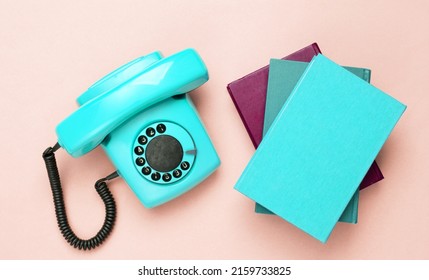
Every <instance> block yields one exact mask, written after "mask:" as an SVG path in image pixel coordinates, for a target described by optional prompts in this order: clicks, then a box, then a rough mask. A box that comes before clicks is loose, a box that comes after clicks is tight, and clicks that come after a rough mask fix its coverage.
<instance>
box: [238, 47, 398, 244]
mask: <svg viewBox="0 0 429 280" xmlns="http://www.w3.org/2000/svg"><path fill="white" fill-rule="evenodd" d="M405 108H406V106H405V105H403V104H402V103H400V102H399V101H397V100H395V99H394V98H392V97H391V96H389V95H387V94H386V93H384V92H382V91H381V90H379V89H377V88H375V87H374V86H372V85H370V84H369V83H367V82H365V81H363V80H362V79H360V78H358V77H356V75H354V74H352V73H350V72H349V71H347V70H345V69H344V68H342V67H341V66H339V65H337V64H336V63H334V62H333V61H331V60H330V59H328V58H326V57H325V56H323V55H322V54H319V55H317V56H316V57H315V58H314V59H313V60H312V61H311V63H310V64H309V65H308V67H307V68H306V70H305V72H304V74H303V75H302V77H301V78H300V80H299V81H298V83H297V85H296V86H295V88H294V90H293V91H292V93H291V95H290V96H289V98H288V100H287V101H286V103H285V104H284V105H283V107H282V109H281V110H280V112H279V114H278V116H277V117H276V119H275V120H274V122H273V123H272V125H271V127H270V129H269V130H268V131H267V134H266V135H265V137H264V139H263V141H262V142H261V144H260V146H259V148H258V149H257V150H256V152H255V154H254V155H253V157H252V159H251V160H250V162H249V164H248V165H247V167H246V169H245V170H244V172H243V174H242V175H241V177H240V179H239V180H238V182H237V183H236V185H235V189H236V190H238V191H239V192H241V193H242V194H244V195H246V196H247V197H249V198H250V199H252V200H254V201H256V202H258V203H259V204H261V205H262V206H264V207H266V208H268V209H270V210H271V211H272V212H274V213H275V214H276V215H278V216H280V217H282V218H283V219H285V220H286V221H288V222H290V223H292V224H293V225H295V226H297V227H298V228H300V229H301V230H303V231H305V232H306V233H308V234H309V235H311V236H313V237H314V238H317V239H318V240H320V241H321V242H323V243H325V242H326V241H327V239H328V237H329V235H330V234H331V232H332V230H333V228H334V226H335V224H336V223H337V221H338V219H339V217H340V216H341V214H342V213H343V211H344V209H345V208H346V206H347V204H348V202H349V201H350V200H351V198H352V196H353V195H354V194H355V192H356V190H357V188H358V187H359V184H360V182H361V181H362V179H363V177H364V176H365V174H366V172H367V171H368V169H369V167H370V166H371V164H372V162H373V161H374V159H375V157H376V155H377V154H378V153H379V151H380V149H381V147H382V146H383V144H384V142H385V141H386V139H387V137H388V136H389V134H390V133H391V131H392V129H393V128H394V126H395V125H396V123H397V122H398V120H399V118H400V117H401V115H402V114H403V112H404V110H405ZM374 120H377V121H376V122H375V121H374ZM291 147H293V148H292V149H291Z"/></svg>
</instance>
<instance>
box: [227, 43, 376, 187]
mask: <svg viewBox="0 0 429 280" xmlns="http://www.w3.org/2000/svg"><path fill="white" fill-rule="evenodd" d="M319 53H321V51H320V48H319V46H318V45H317V43H313V44H311V45H309V46H306V47H304V48H302V49H300V50H298V51H296V52H294V53H292V54H290V55H288V56H286V57H284V58H282V59H285V60H286V59H287V60H294V61H302V62H310V60H311V59H312V58H313V57H314V56H315V55H317V54H319ZM268 73H269V65H267V66H265V67H262V68H260V69H258V70H256V71H254V72H252V73H250V74H248V75H246V76H244V77H242V78H240V79H238V80H236V81H233V82H231V83H230V84H228V86H227V89H228V92H229V95H230V97H231V99H232V101H233V102H234V105H235V107H236V109H237V111H238V113H239V115H240V118H241V120H242V122H243V124H244V127H245V128H246V130H247V133H248V134H249V137H250V139H251V141H252V143H253V146H254V147H255V148H257V147H258V145H259V143H260V142H261V140H262V132H263V126H264V113H265V100H266V96H267V85H268ZM383 178H384V177H383V174H382V173H381V171H380V168H379V167H378V165H377V164H376V163H375V162H374V164H373V165H371V167H370V169H369V170H368V173H367V175H366V176H365V178H364V179H363V180H362V183H361V185H360V189H363V188H365V187H368V186H370V185H372V184H374V183H376V182H378V181H380V180H382V179H383Z"/></svg>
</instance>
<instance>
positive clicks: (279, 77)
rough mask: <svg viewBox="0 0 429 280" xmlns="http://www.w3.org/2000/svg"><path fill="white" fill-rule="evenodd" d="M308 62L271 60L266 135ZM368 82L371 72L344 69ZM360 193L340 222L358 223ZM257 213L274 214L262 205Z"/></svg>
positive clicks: (265, 125) (357, 193)
mask: <svg viewBox="0 0 429 280" xmlns="http://www.w3.org/2000/svg"><path fill="white" fill-rule="evenodd" d="M307 66H308V63H307V62H297V61H291V60H280V59H271V61H270V73H269V77H268V90H267V101H266V104H265V118H264V130H263V134H264V135H265V134H266V132H267V130H268V129H269V127H270V126H271V124H272V122H273V121H274V119H275V118H276V116H277V114H278V113H279V111H280V109H281V108H282V106H283V104H284V103H285V102H286V100H287V99H288V97H289V95H290V94H291V92H292V90H293V88H294V87H295V85H296V83H297V82H298V80H299V78H300V77H301V76H302V74H303V73H304V71H305V69H306V68H307ZM344 69H346V70H348V71H350V72H351V73H353V74H355V75H356V76H358V77H359V78H361V79H363V80H364V81H366V82H370V79H371V70H369V69H365V68H356V67H344ZM358 202H359V191H356V193H355V195H354V196H353V197H352V200H351V201H350V202H349V204H348V205H347V207H346V209H345V210H344V212H343V214H342V215H341V217H340V219H339V221H340V222H346V223H354V224H355V223H357V220H358V204H359V203H358ZM255 212H256V213H260V214H273V213H272V212H271V211H270V210H268V209H266V208H264V207H263V206H261V205H257V206H255Z"/></svg>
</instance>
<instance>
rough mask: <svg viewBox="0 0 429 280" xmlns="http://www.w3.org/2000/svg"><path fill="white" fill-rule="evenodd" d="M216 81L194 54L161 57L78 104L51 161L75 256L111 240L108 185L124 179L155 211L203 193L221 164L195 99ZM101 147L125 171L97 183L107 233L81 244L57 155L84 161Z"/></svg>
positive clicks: (116, 74) (58, 207)
mask: <svg viewBox="0 0 429 280" xmlns="http://www.w3.org/2000/svg"><path fill="white" fill-rule="evenodd" d="M207 80H208V73H207V69H206V66H205V65H204V62H203V61H202V59H201V58H200V56H199V55H198V54H197V52H196V51H195V50H193V49H186V50H183V51H181V52H179V53H176V54H174V55H171V56H169V57H165V58H163V57H162V55H161V53H159V52H154V53H151V54H148V55H146V56H144V57H141V58H137V59H135V60H133V61H131V62H129V63H127V64H125V65H123V66H122V67H120V68H118V69H116V70H115V71H113V72H112V73H110V74H108V75H107V76H105V77H104V78H102V79H101V80H99V81H98V82H96V83H95V84H94V85H92V86H91V87H90V88H89V89H88V90H87V91H86V92H84V93H83V94H82V95H80V96H79V97H78V98H77V103H78V105H79V106H80V107H79V108H78V109H77V110H76V111H75V112H74V113H72V114H71V115H70V116H68V117H67V118H66V119H64V120H63V121H62V122H61V123H60V124H59V125H58V126H57V128H56V134H57V138H58V142H57V143H56V144H55V145H54V146H53V147H49V148H47V149H46V150H45V151H44V153H43V159H44V161H45V165H46V169H47V172H48V177H49V182H50V185H51V190H52V194H53V198H54V205H55V213H56V217H57V222H58V226H59V228H60V231H61V233H62V235H63V236H64V238H65V239H66V240H67V242H69V243H70V245H72V246H73V247H75V248H78V249H83V250H91V249H94V248H96V247H97V246H99V245H100V244H101V243H103V241H104V240H105V239H106V238H107V237H108V235H109V234H110V232H111V230H112V229H113V225H114V222H115V218H116V205H115V202H114V199H113V197H112V194H111V193H110V191H109V189H108V187H107V184H106V182H107V181H109V180H112V179H114V178H116V177H122V178H123V179H124V180H125V182H126V183H127V184H128V185H129V186H130V188H131V189H132V191H133V192H134V193H135V195H136V196H137V197H138V199H139V200H140V201H141V203H142V204H143V205H144V206H146V207H147V208H152V207H155V206H158V205H160V204H163V203H165V202H167V201H169V200H171V199H173V198H175V197H177V196H179V195H181V194H183V193H185V192H186V191H188V190H190V189H191V188H193V187H195V186H196V185H197V184H198V183H200V182H201V181H203V180H204V179H205V178H206V177H207V176H209V175H210V174H211V173H212V172H213V171H214V170H215V169H216V168H217V167H218V166H219V164H220V161H219V157H218V155H217V153H216V151H215V149H214V147H213V145H212V143H211V141H210V138H209V136H208V134H207V132H206V130H205V129H204V126H203V124H202V122H201V120H200V118H199V117H198V113H197V111H196V109H195V107H194V106H193V104H192V102H191V100H190V98H189V97H188V96H187V95H186V93H187V92H189V91H191V90H193V89H195V88H197V87H199V86H201V85H202V84H204V83H205V82H206V81H207ZM98 145H101V146H102V147H103V149H104V151H105V152H106V154H107V156H108V157H109V159H110V160H111V161H112V163H113V165H114V166H115V168H116V169H117V170H116V171H115V172H113V173H112V174H110V175H108V176H106V177H104V178H101V179H100V180H98V181H97V182H96V183H95V189H96V191H97V192H98V194H99V195H100V197H101V199H102V200H103V202H104V204H105V210H106V218H105V220H104V224H103V226H102V227H101V229H100V230H99V232H98V233H97V234H96V235H95V236H94V237H92V238H91V239H88V240H83V239H80V238H79V237H77V236H76V235H75V233H74V232H73V230H72V229H71V228H70V226H69V223H68V220H67V215H66V210H65V206H64V199H63V194H62V187H61V183H60V176H59V172H58V168H57V164H56V159H55V154H54V153H55V152H56V151H57V150H58V149H59V148H60V147H61V148H63V149H64V150H66V152H67V153H69V154H70V155H71V156H73V157H79V156H81V155H84V154H86V153H88V152H90V151H91V150H93V149H94V148H95V147H97V146H98Z"/></svg>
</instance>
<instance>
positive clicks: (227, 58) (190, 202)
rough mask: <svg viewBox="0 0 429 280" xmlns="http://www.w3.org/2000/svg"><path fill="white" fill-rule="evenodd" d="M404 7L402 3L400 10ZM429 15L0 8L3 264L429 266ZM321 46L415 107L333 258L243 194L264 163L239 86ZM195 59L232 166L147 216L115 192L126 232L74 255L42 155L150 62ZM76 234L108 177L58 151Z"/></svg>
mask: <svg viewBox="0 0 429 280" xmlns="http://www.w3.org/2000/svg"><path fill="white" fill-rule="evenodd" d="M399 2H402V3H406V4H399ZM428 3H429V2H428V1H425V0H421V1H418V0H414V1H387V0H386V1H381V0H373V1H366V2H365V1H362V0H360V1H322V0H320V1H314V0H313V1H302V0H301V1H298V0H294V1H217V0H212V1H196V0H195V1H183V0H182V1H130V0H129V1H124V0H122V1H119V0H118V1H101V0H100V1H83V0H82V1H54V0H52V1H44V0H40V1H5V0H1V1H0V6H1V8H0V77H1V83H0V94H1V97H2V101H1V103H0V106H1V107H0V108H1V110H0V115H1V129H2V134H1V135H2V136H1V137H2V140H1V145H0V149H1V150H0V151H1V153H0V154H1V156H2V160H1V161H0V164H1V166H0V170H1V171H2V173H1V174H2V182H1V187H0V188H1V192H0V258H2V259H57V258H58V259H386V258H387V259H428V258H429V249H428V248H429V148H428V143H429V133H428V122H429V113H428V112H429V83H428V72H427V69H428V64H429V52H428V45H429V36H428V30H427V28H428V26H429V16H428V12H429V4H428ZM312 42H317V43H318V44H319V46H320V48H321V49H322V51H323V53H324V54H325V55H327V56H328V57H330V58H331V59H333V60H335V61H337V62H338V63H339V64H342V65H350V66H360V67H368V68H370V69H372V71H373V72H372V74H373V75H372V83H373V84H374V85H375V86H377V87H379V88H380V89H382V90H384V91H386V92H388V93H389V94H391V95H392V96H393V97H395V98H397V99H398V100H400V101H402V102H403V103H405V104H407V105H408V109H407V111H406V112H405V115H404V116H403V118H402V119H401V121H400V122H399V124H398V126H397V127H396V128H395V130H394V131H393V133H392V135H391V136H390V138H389V139H388V141H387V143H386V144H385V146H384V147H383V149H382V151H381V153H380V155H379V156H378V158H377V162H378V163H379V165H380V167H381V169H382V171H383V173H384V175H385V177H386V179H384V180H383V181H382V182H380V183H377V184H376V185H374V186H373V187H370V188H368V189H366V190H364V191H363V192H362V193H361V197H360V205H359V223H358V224H357V225H350V224H343V223H341V224H338V225H337V227H336V228H335V229H334V231H333V233H332V235H331V237H330V239H329V241H328V243H327V244H326V245H323V244H321V243H319V242H318V241H317V240H315V239H313V238H311V237H309V236H307V235H306V234H304V233H303V232H301V231H300V230H298V229H296V228H295V227H293V226H292V225H290V224H288V223H287V222H285V221H283V220H281V219H280V218H278V217H274V216H266V215H257V214H255V213H254V212H253V207H254V203H253V202H252V201H250V200H249V199H247V198H246V197H244V196H243V195H241V194H240V193H238V192H237V191H235V190H233V186H234V184H235V182H236V181H237V179H238V177H239V176H240V174H241V172H242V171H243V169H244V167H245V166H246V164H247V162H248V160H249V159H250V157H251V156H252V153H253V152H254V149H253V147H252V144H251V141H250V139H249V137H248V135H247V133H246V131H245V129H244V126H243V124H242V122H241V120H240V118H239V116H238V114H237V112H236V110H235V108H234V105H233V103H232V101H231V99H230V97H229V95H228V93H227V91H226V85H227V83H228V82H230V81H232V80H235V79H237V78H240V77H242V76H243V75H245V74H247V73H249V72H250V71H253V70H255V69H257V68H259V67H261V66H263V65H266V64H267V63H268V61H269V59H270V58H272V57H274V58H279V57H283V56H285V55H287V54H289V53H291V52H293V51H295V50H297V49H300V48H302V47H304V46H306V45H309V44H310V43H312ZM187 47H194V48H196V49H197V50H198V51H199V52H200V54H201V56H202V57H203V58H204V60H205V62H206V64H207V66H208V69H209V71H210V77H211V79H210V81H209V82H208V83H207V84H206V85H204V86H203V87H202V88H201V89H200V90H198V91H197V92H193V93H191V97H192V98H193V100H194V101H195V104H196V106H197V108H198V110H199V112H200V113H201V117H202V119H203V121H204V123H205V124H206V127H207V129H208V132H209V134H210V135H211V137H212V139H213V142H214V145H215V146H216V148H217V151H218V153H219V155H220V158H221V160H222V165H221V167H220V168H219V169H218V171H217V172H216V173H215V174H214V175H212V176H211V177H210V178H209V179H208V180H206V181H205V182H204V183H202V184H201V185H199V186H198V187H197V188H195V189H194V190H192V191H190V192H189V193H187V194H186V195H184V196H182V197H180V198H178V199H176V200H174V201H172V202H170V203H167V204H165V205H163V206H161V207H158V208H156V209H145V208H144V207H143V206H142V205H141V204H140V202H139V201H138V200H137V198H136V197H135V196H134V195H133V193H132V192H131V190H130V189H129V188H128V187H127V186H126V185H125V183H124V182H123V181H122V180H116V181H114V182H112V183H111V184H110V186H111V190H112V192H113V194H114V196H115V198H116V202H117V207H118V217H117V224H116V227H115V229H114V231H113V233H112V235H111V236H110V237H109V239H108V240H107V242H106V243H105V244H104V246H102V247H100V248H98V249H97V250H95V251H92V252H81V251H77V250H75V249H73V248H71V247H70V246H69V245H68V244H67V243H66V242H65V241H64V240H63V237H62V236H61V235H60V233H59V230H58V228H57V225H56V220H55V216H54V208H53V203H52V195H51V192H50V188H49V185H48V179H47V176H46V171H45V167H44V164H43V161H42V158H41V154H42V151H43V150H44V149H45V148H46V147H47V146H48V145H53V144H54V143H55V142H56V137H55V133H54V129H55V126H56V125H57V124H58V123H59V122H60V121H61V120H62V119H63V118H65V117H66V116H67V115H68V114H70V113H71V112H72V111H73V110H74V109H75V108H76V103H75V99H76V97H77V96H78V95H79V94H80V93H82V92H83V91H85V89H86V88H87V87H89V86H90V85H91V83H93V82H95V81H96V80H97V79H99V78H100V77H102V76H103V75H105V74H107V73H108V72H109V71H111V70H113V69H114V68H115V67H118V66H120V65H121V64H123V63H125V62H128V61H130V60H131V59H133V58H136V57H139V56H142V55H144V54H146V53H149V52H152V51H154V50H160V51H162V52H163V53H164V54H165V55H170V54H172V53H174V52H177V51H179V50H181V49H184V48H187ZM57 159H58V162H59V168H60V171H61V175H62V180H63V184H64V186H65V189H64V193H65V198H66V205H67V209H68V212H69V217H70V223H71V225H72V227H73V228H74V229H75V231H76V233H77V234H78V235H80V236H82V237H84V238H89V237H91V236H92V235H93V234H95V232H96V231H97V230H98V229H99V227H100V226H101V224H102V220H103V218H104V208H103V205H102V202H101V201H100V199H99V198H98V196H97V194H96V192H95V191H94V189H93V183H94V181H95V180H96V179H98V178H100V177H102V176H103V175H106V174H108V173H110V172H111V171H112V170H113V166H112V165H111V164H110V163H109V161H108V160H107V158H106V156H105V155H104V153H103V151H102V150H101V149H100V148H98V149H97V150H95V151H94V152H91V153H90V154H88V155H86V156H84V157H81V158H79V159H73V158H72V157H70V156H68V155H67V154H66V153H65V152H64V151H60V152H58V153H57Z"/></svg>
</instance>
